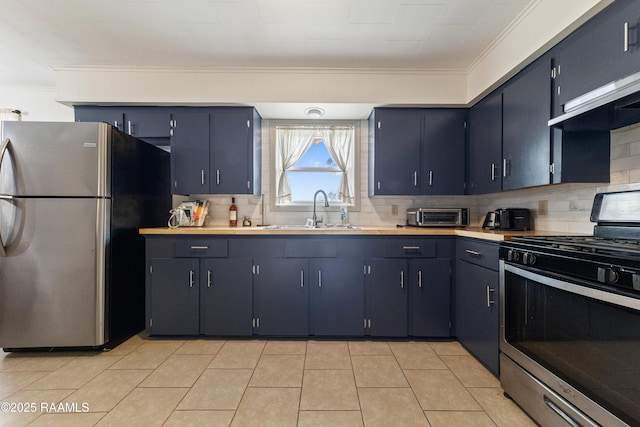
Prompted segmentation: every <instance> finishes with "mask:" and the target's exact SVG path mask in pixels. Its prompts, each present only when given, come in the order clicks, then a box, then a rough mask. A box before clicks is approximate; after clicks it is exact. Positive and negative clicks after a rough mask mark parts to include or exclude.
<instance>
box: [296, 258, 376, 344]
mask: <svg viewBox="0 0 640 427" xmlns="http://www.w3.org/2000/svg"><path fill="white" fill-rule="evenodd" d="M364 265H365V263H364V259H358V258H341V259H333V258H318V259H312V260H309V275H310V277H309V281H310V288H309V292H310V294H309V297H310V298H309V310H310V311H309V318H310V323H309V334H310V335H317V336H363V335H364V330H365V328H364V320H363V319H364V318H365V316H364V309H365V302H364Z"/></svg>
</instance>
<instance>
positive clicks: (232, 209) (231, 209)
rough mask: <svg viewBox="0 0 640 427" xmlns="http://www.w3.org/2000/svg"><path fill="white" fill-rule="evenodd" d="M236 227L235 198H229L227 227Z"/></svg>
mask: <svg viewBox="0 0 640 427" xmlns="http://www.w3.org/2000/svg"><path fill="white" fill-rule="evenodd" d="M237 226H238V207H237V206H236V198H235V197H232V198H231V206H229V227H237Z"/></svg>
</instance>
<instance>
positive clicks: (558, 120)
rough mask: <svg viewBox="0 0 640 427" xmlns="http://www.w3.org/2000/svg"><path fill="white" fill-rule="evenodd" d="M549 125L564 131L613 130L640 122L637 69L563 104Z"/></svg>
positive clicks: (639, 78) (639, 94) (639, 76)
mask: <svg viewBox="0 0 640 427" xmlns="http://www.w3.org/2000/svg"><path fill="white" fill-rule="evenodd" d="M564 111H565V112H564V114H562V115H560V116H558V117H555V118H553V119H551V120H549V126H551V127H555V128H560V129H563V130H568V131H574V130H575V131H578V130H613V129H618V128H621V127H624V126H628V125H631V124H634V123H639V122H640V72H638V73H635V74H632V75H630V76H629V77H625V78H624V79H621V80H616V81H614V82H611V83H609V84H606V85H604V86H601V87H599V88H597V89H594V90H592V91H591V92H588V93H586V94H584V95H582V96H579V97H577V98H574V99H572V100H571V101H569V102H567V103H566V104H565V106H564Z"/></svg>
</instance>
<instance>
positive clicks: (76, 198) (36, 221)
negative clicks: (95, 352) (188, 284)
mask: <svg viewBox="0 0 640 427" xmlns="http://www.w3.org/2000/svg"><path fill="white" fill-rule="evenodd" d="M1 127H2V139H0V142H1V145H0V347H3V348H4V349H5V350H6V351H9V350H17V349H25V348H29V349H34V348H59V347H64V348H67V347H96V348H104V347H109V346H112V345H115V344H117V343H118V342H119V341H121V340H123V339H125V338H127V337H128V336H131V335H132V334H134V333H136V332H139V331H141V330H142V329H144V242H143V239H142V238H141V236H139V235H138V228H139V227H152V226H161V225H165V224H166V220H167V215H168V211H169V209H170V208H171V194H170V182H169V180H170V170H169V164H170V163H169V153H167V152H165V151H164V150H161V149H160V148H157V147H154V146H152V145H149V144H147V143H145V142H142V141H140V140H137V139H136V138H133V137H130V136H129V135H126V134H124V133H121V132H119V131H118V130H117V129H115V128H113V127H112V126H110V125H108V124H105V123H53V122H3V123H1Z"/></svg>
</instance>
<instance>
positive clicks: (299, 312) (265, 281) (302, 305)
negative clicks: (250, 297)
mask: <svg viewBox="0 0 640 427" xmlns="http://www.w3.org/2000/svg"><path fill="white" fill-rule="evenodd" d="M254 268H255V274H254V281H253V285H254V298H255V300H254V306H255V311H254V315H255V325H256V328H255V332H256V333H257V334H258V335H263V336H307V335H309V278H308V261H307V259H306V258H261V259H255V260H254Z"/></svg>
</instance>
